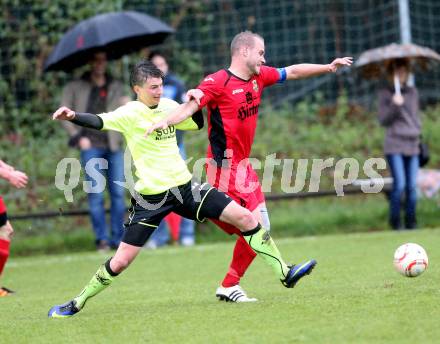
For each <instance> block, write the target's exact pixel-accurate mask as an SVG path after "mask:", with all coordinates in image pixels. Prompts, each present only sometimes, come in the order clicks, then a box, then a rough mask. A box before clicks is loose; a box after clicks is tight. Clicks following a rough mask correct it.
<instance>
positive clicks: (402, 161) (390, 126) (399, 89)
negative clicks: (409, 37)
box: [355, 44, 440, 230]
mask: <svg viewBox="0 0 440 344" xmlns="http://www.w3.org/2000/svg"><path fill="white" fill-rule="evenodd" d="M433 60H434V61H435V60H437V61H439V60H440V56H439V55H438V54H437V53H435V52H434V51H432V50H431V49H429V48H426V47H420V46H417V45H415V44H390V45H388V46H385V47H381V48H376V49H371V50H368V51H366V52H364V53H363V54H361V56H360V57H359V59H358V60H357V62H356V64H355V66H357V67H360V68H361V70H362V72H363V73H364V75H365V76H367V77H380V76H382V77H385V79H386V80H387V85H386V86H385V87H383V88H382V89H380V90H379V94H378V98H379V106H378V118H379V122H380V124H381V125H382V126H383V127H384V128H385V129H386V133H385V140H384V145H383V149H384V154H385V156H386V159H387V162H388V166H389V168H390V172H391V175H392V177H393V186H392V190H391V194H390V197H389V202H390V213H389V223H390V225H391V227H392V228H393V229H396V230H397V229H403V228H405V229H414V228H416V226H417V221H416V205H417V189H416V182H417V173H418V170H419V166H420V160H419V154H420V137H421V120H420V115H419V94H418V92H417V89H416V88H415V87H414V86H410V85H409V84H408V77H409V75H410V72H411V71H412V67H417V66H419V67H422V68H427V67H428V66H429V65H430V63H431V62H432V61H433ZM404 193H405V220H404V224H403V225H402V221H401V214H400V213H401V199H402V196H403V194H404Z"/></svg>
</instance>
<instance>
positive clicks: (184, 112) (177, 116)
mask: <svg viewBox="0 0 440 344" xmlns="http://www.w3.org/2000/svg"><path fill="white" fill-rule="evenodd" d="M198 110H199V105H197V103H196V101H195V100H190V101H189V102H187V103H183V104H180V105H179V106H178V107H176V108H175V109H174V110H173V111H171V112H170V113H169V115H168V116H167V117H165V118H164V119H162V120H161V121H159V122H157V123H154V124H153V125H152V126H151V127H149V128H148V129H147V131H146V132H145V136H148V135H150V134H151V133H152V132H153V131H154V130H157V129H165V128H167V127H169V126H170V125H175V124H178V123H180V122H183V121H184V120H185V119H187V118H188V117H191V116H192V115H193V114H194V113H196V112H197V111H198Z"/></svg>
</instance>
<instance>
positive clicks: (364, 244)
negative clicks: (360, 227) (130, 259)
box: [0, 229, 440, 344]
mask: <svg viewBox="0 0 440 344" xmlns="http://www.w3.org/2000/svg"><path fill="white" fill-rule="evenodd" d="M405 242H416V243H419V244H420V245H422V246H424V247H425V248H426V250H427V252H428V255H429V258H430V266H429V268H428V270H427V271H426V272H425V273H424V274H423V275H421V276H420V277H417V278H406V277H403V276H401V275H399V274H398V273H397V272H396V271H394V268H393V264H392V258H393V253H394V250H395V249H396V248H397V247H398V246H399V245H400V244H402V243H405ZM279 247H280V249H281V250H282V252H284V256H285V258H286V259H290V258H292V259H294V260H295V261H300V260H304V259H306V258H310V257H315V258H316V259H317V260H318V265H317V267H316V269H315V271H314V272H313V274H312V275H310V276H308V277H306V278H305V279H304V280H302V281H301V282H300V283H299V284H298V285H297V287H296V288H295V289H285V288H284V287H282V286H281V284H280V283H279V282H277V281H276V280H275V279H274V278H273V275H272V271H271V270H270V269H269V268H268V267H266V266H265V265H264V263H263V262H262V261H258V260H257V261H256V262H255V264H254V265H253V266H252V267H251V269H250V270H249V272H248V274H247V276H246V277H245V278H244V279H243V281H242V286H243V287H244V288H245V289H246V290H247V291H248V293H249V294H250V296H254V297H257V298H258V299H259V300H260V301H259V302H258V303H256V304H230V303H223V302H218V301H217V300H216V299H215V297H214V293H215V289H216V287H217V285H218V283H219V280H220V279H221V278H222V276H223V274H224V272H225V270H226V268H227V264H228V263H229V259H230V255H231V249H232V243H231V242H228V243H221V244H206V245H199V246H197V247H195V248H187V249H183V248H174V247H169V248H165V249H161V250H157V251H144V252H142V253H141V255H140V256H139V257H138V259H137V260H136V261H135V262H134V263H133V265H132V266H131V267H130V268H129V269H128V270H127V271H126V272H125V273H123V274H122V275H121V276H120V277H118V279H117V280H116V281H115V282H114V283H113V285H112V286H111V287H110V288H108V289H107V290H105V291H104V292H103V293H102V294H100V295H98V296H96V297H95V298H94V299H92V300H90V301H89V302H88V304H87V306H86V308H85V309H84V310H83V311H81V313H79V314H78V315H76V316H75V317H73V318H71V319H48V318H47V311H48V309H49V308H50V306H52V305H54V304H57V303H61V302H64V301H67V300H68V299H70V298H71V297H73V296H74V295H75V294H76V293H77V292H79V290H80V289H81V288H82V287H83V285H84V284H85V283H86V282H87V281H88V280H89V279H90V277H91V275H92V274H93V273H94V272H95V270H96V268H97V266H98V265H99V264H100V263H102V262H103V261H104V260H105V259H106V256H104V255H102V254H98V253H81V254H72V255H59V256H39V257H26V258H15V259H11V261H10V262H9V263H8V266H7V268H6V274H5V277H4V280H3V281H2V282H3V283H4V284H5V285H6V286H9V287H10V288H13V289H17V290H18V293H17V294H16V295H15V296H12V297H7V298H1V299H0V342H1V343H3V344H4V343H14V344H15V343H50V342H62V343H122V342H124V341H125V342H126V343H257V342H258V343H314V344H316V343H436V342H437V343H438V339H439V338H440V327H437V324H438V319H439V318H440V307H439V306H438V305H439V304H440V302H439V301H440V289H439V275H440V267H439V264H438V263H437V262H439V261H440V251H439V250H438V248H439V247H440V229H435V230H417V231H405V232H399V233H395V232H390V231H388V232H377V233H362V234H348V235H347V234H344V235H343V234H339V235H328V236H320V237H303V238H297V239H293V238H288V239H282V240H279ZM257 259H258V258H257Z"/></svg>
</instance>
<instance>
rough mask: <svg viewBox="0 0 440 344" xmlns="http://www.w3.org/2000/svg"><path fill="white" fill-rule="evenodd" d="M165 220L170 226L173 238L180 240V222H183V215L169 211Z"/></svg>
mask: <svg viewBox="0 0 440 344" xmlns="http://www.w3.org/2000/svg"><path fill="white" fill-rule="evenodd" d="M165 221H166V222H167V224H168V227H169V228H170V233H171V238H172V239H173V240H174V241H179V234H180V223H181V222H182V217H181V216H180V215H177V214H176V213H169V214H168V215H167V216H166V217H165Z"/></svg>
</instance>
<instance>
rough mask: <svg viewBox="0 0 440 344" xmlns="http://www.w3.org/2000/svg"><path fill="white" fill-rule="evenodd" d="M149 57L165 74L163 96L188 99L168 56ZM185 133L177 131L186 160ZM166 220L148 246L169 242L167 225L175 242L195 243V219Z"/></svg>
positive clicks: (154, 246)
mask: <svg viewBox="0 0 440 344" xmlns="http://www.w3.org/2000/svg"><path fill="white" fill-rule="evenodd" d="M148 59H149V60H150V61H151V62H152V63H153V64H154V65H155V66H156V67H157V68H159V69H160V70H161V71H162V73H163V74H164V75H165V78H164V81H163V96H164V97H165V98H170V99H173V100H174V101H176V102H178V103H182V102H184V101H186V94H185V86H184V84H183V82H182V81H181V80H180V79H179V78H178V77H177V76H176V75H174V74H173V73H170V71H169V66H168V62H167V60H166V58H165V57H164V56H163V55H162V54H161V53H159V52H157V51H153V52H152V53H151V54H150V55H149V57H148ZM183 135H184V132H183V131H182V130H177V131H176V138H177V145H178V146H179V151H180V155H181V157H182V158H183V159H184V160H186V151H185V146H184V144H183ZM165 221H166V223H165ZM165 221H162V222H161V223H160V225H159V227H158V228H157V230H156V231H155V232H154V233H153V234H152V235H151V238H150V240H149V241H148V243H147V247H149V248H156V247H159V246H163V245H165V244H166V243H168V242H169V240H170V235H169V232H168V231H167V228H166V225H168V227H169V230H170V232H171V237H172V239H173V241H174V242H179V241H180V244H181V245H183V246H192V245H194V242H195V234H194V232H195V231H194V227H195V226H194V221H192V220H190V219H187V218H182V217H181V216H179V215H177V214H175V213H171V214H169V215H168V216H167V217H166V218H165Z"/></svg>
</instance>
